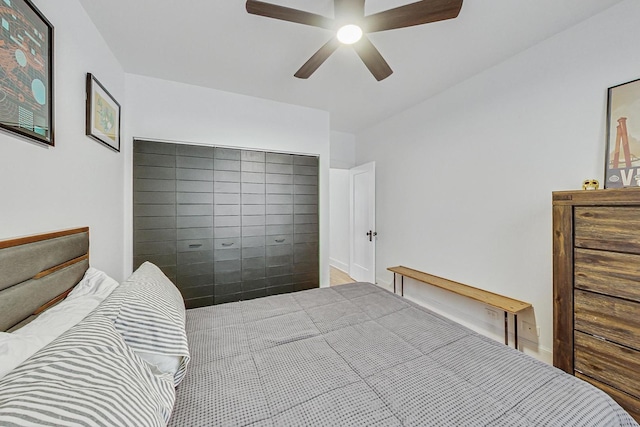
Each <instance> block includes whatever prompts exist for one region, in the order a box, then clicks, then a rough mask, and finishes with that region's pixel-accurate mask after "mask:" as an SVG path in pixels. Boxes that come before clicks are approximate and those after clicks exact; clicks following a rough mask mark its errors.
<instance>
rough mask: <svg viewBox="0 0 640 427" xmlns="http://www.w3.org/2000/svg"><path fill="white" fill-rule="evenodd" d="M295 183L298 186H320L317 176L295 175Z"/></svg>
mask: <svg viewBox="0 0 640 427" xmlns="http://www.w3.org/2000/svg"><path fill="white" fill-rule="evenodd" d="M293 183H294V184H298V185H318V176H317V175H294V176H293Z"/></svg>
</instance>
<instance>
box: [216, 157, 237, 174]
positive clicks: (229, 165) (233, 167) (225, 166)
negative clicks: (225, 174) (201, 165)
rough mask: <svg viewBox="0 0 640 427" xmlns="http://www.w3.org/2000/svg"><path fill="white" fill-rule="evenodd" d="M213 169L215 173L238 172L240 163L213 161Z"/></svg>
mask: <svg viewBox="0 0 640 427" xmlns="http://www.w3.org/2000/svg"><path fill="white" fill-rule="evenodd" d="M213 169H214V170H217V171H232V172H240V161H239V160H220V159H214V160H213Z"/></svg>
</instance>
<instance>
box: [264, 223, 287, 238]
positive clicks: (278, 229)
mask: <svg viewBox="0 0 640 427" xmlns="http://www.w3.org/2000/svg"><path fill="white" fill-rule="evenodd" d="M282 234H293V224H288V225H267V236H279V235H282Z"/></svg>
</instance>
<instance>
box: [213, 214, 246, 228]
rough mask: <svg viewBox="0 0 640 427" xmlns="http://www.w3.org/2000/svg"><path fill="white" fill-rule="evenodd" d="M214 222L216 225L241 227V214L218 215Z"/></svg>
mask: <svg viewBox="0 0 640 427" xmlns="http://www.w3.org/2000/svg"><path fill="white" fill-rule="evenodd" d="M214 222H215V225H216V227H240V225H241V224H242V220H241V217H240V215H233V216H223V215H217V216H216V217H215V219H214Z"/></svg>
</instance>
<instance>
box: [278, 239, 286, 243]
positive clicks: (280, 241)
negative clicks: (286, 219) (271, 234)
mask: <svg viewBox="0 0 640 427" xmlns="http://www.w3.org/2000/svg"><path fill="white" fill-rule="evenodd" d="M276 242H277V243H282V242H284V239H276Z"/></svg>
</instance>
